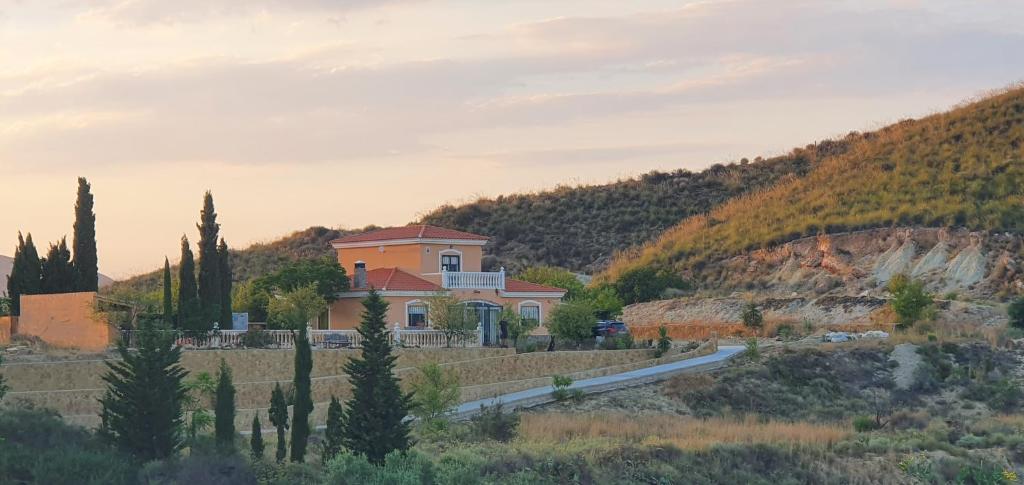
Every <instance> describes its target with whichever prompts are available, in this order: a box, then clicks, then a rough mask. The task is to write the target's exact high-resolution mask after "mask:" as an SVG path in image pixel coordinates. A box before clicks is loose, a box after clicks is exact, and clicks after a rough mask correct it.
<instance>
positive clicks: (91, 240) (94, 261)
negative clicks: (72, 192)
mask: <svg viewBox="0 0 1024 485" xmlns="http://www.w3.org/2000/svg"><path fill="white" fill-rule="evenodd" d="M91 189H92V186H91V185H89V181H88V180H86V179H85V177H78V196H77V198H76V200H75V225H74V236H73V237H72V240H71V245H72V247H73V248H74V252H75V255H74V262H73V266H74V270H75V280H76V282H77V288H76V289H77V290H78V291H97V289H98V288H99V266H98V261H99V260H98V258H97V255H96V254H97V253H96V214H95V213H94V212H93V196H92V192H91Z"/></svg>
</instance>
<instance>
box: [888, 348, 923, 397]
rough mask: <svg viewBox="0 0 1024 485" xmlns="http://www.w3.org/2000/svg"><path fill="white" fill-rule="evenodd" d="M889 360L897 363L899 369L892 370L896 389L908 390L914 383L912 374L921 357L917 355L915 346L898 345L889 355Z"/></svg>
mask: <svg viewBox="0 0 1024 485" xmlns="http://www.w3.org/2000/svg"><path fill="white" fill-rule="evenodd" d="M889 358H890V359H892V360H895V361H896V362H897V363H899V367H897V368H896V369H894V370H893V372H892V378H893V381H895V382H896V387H898V388H900V389H909V388H910V386H911V385H912V384H913V383H914V372H915V371H916V370H917V366H918V365H920V364H921V356H920V355H918V353H917V346H916V345H914V344H899V345H897V346H896V348H895V349H893V351H892V353H891V354H889Z"/></svg>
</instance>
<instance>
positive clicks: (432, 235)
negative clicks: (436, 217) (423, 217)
mask: <svg viewBox="0 0 1024 485" xmlns="http://www.w3.org/2000/svg"><path fill="white" fill-rule="evenodd" d="M393 239H468V240H474V241H486V240H487V239H488V238H487V236H481V235H479V234H472V233H469V232H462V231H456V230H455V229H448V228H444V227H436V226H428V225H425V224H419V225H415V226H404V227H388V228H385V229H378V230H376V231H370V232H364V233H361V234H353V235H351V236H345V237H343V238H339V239H335V240H333V241H331V243H332V244H333V243H355V242H369V241H388V240H393Z"/></svg>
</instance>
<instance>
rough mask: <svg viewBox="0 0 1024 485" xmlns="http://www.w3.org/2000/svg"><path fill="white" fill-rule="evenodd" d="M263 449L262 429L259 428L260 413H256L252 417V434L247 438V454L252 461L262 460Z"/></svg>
mask: <svg viewBox="0 0 1024 485" xmlns="http://www.w3.org/2000/svg"><path fill="white" fill-rule="evenodd" d="M264 448H266V445H264V444H263V428H262V426H260V413H259V412H257V413H256V414H254V415H253V416H252V433H251V435H250V436H249V452H250V453H251V455H252V459H253V461H260V460H262V459H263V449H264Z"/></svg>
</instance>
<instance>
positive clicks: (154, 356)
mask: <svg viewBox="0 0 1024 485" xmlns="http://www.w3.org/2000/svg"><path fill="white" fill-rule="evenodd" d="M137 347H138V349H137V351H135V352H132V351H129V350H128V347H127V346H126V345H125V343H124V342H120V343H119V344H118V348H117V351H118V353H119V354H121V360H119V361H108V362H107V366H108V367H109V368H110V370H109V371H108V372H107V374H106V375H104V376H103V380H104V381H106V383H107V392H106V394H105V395H104V397H103V399H101V400H100V403H101V404H102V405H103V408H102V412H101V413H100V417H101V420H102V426H101V430H102V434H103V436H106V437H107V438H108V439H111V440H112V441H113V442H114V443H116V444H117V445H118V446H119V447H120V448H121V449H123V450H125V451H127V452H129V453H131V454H133V455H135V456H137V457H139V458H142V459H143V460H147V461H148V460H154V459H161V458H166V457H168V456H170V455H172V454H174V453H176V452H177V451H178V449H180V448H181V446H182V436H181V430H182V426H183V425H184V418H183V412H182V401H183V400H184V399H185V393H186V390H185V385H184V383H183V382H182V381H183V379H184V378H185V376H187V375H188V372H187V371H186V370H185V369H183V368H182V367H181V365H180V360H181V348H180V347H178V346H176V345H174V337H173V335H171V334H170V333H168V332H161V331H158V329H157V328H154V326H153V324H152V323H149V322H145V321H144V322H141V324H140V326H139V339H138V345H137Z"/></svg>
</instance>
